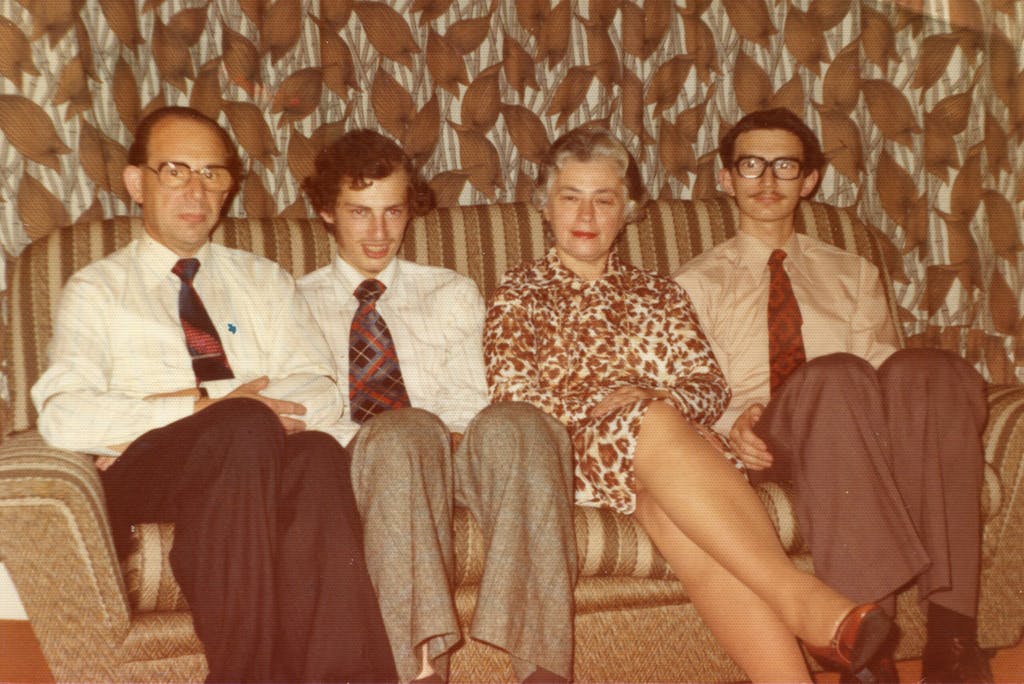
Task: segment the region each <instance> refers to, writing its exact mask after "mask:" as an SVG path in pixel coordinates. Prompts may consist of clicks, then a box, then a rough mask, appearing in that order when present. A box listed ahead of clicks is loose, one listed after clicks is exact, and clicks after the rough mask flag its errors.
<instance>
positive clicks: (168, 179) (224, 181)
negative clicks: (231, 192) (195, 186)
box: [142, 161, 234, 192]
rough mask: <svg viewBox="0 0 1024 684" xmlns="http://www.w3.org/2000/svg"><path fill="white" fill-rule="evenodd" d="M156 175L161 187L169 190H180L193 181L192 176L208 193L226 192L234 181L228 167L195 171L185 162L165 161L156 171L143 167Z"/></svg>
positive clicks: (209, 167)
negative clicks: (197, 179)
mask: <svg viewBox="0 0 1024 684" xmlns="http://www.w3.org/2000/svg"><path fill="white" fill-rule="evenodd" d="M142 168H144V169H148V170H150V171H152V172H153V173H155V174H156V178H157V180H158V181H159V182H160V185H162V186H163V187H165V188H167V189H168V190H180V189H181V188H183V187H185V186H186V185H188V184H189V182H190V181H191V180H192V174H197V175H198V176H199V183H200V185H202V186H203V190H206V191H207V192H224V191H225V190H227V189H228V188H230V187H231V183H232V182H233V181H234V179H233V178H232V177H231V171H230V170H229V169H228V167H226V166H216V165H214V166H204V167H203V168H201V169H193V168H192V167H191V166H189V165H188V164H186V163H184V162H178V161H165V162H160V164H159V165H157V167H156V168H155V169H154V168H153V167H152V166H145V165H144V166H143V167H142Z"/></svg>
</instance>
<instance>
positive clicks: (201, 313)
mask: <svg viewBox="0 0 1024 684" xmlns="http://www.w3.org/2000/svg"><path fill="white" fill-rule="evenodd" d="M198 271H199V259H178V261H177V263H175V264H174V267H173V268H172V269H171V272H172V273H174V275H176V276H178V277H179V278H181V288H180V289H179V290H178V318H180V319H181V328H182V330H183V331H184V333H185V346H186V347H187V348H188V354H189V356H191V357H192V370H193V372H195V374H196V383H197V384H199V383H203V382H206V381H208V380H230V379H231V378H233V377H235V374H234V373H233V372H232V370H231V364H230V363H229V362H228V357H227V354H225V353H224V345H223V344H221V341H220V335H218V334H217V328H216V327H215V326H214V325H213V321H211V320H210V314H209V313H207V311H206V307H205V306H204V305H203V300H202V298H200V296H199V293H198V292H196V288H195V285H194V284H193V282H192V281H193V280H194V279H195V277H196V273H197V272H198Z"/></svg>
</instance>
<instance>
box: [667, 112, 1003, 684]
mask: <svg viewBox="0 0 1024 684" xmlns="http://www.w3.org/2000/svg"><path fill="white" fill-rule="evenodd" d="M719 154H720V157H721V160H722V164H723V168H722V169H721V171H720V172H719V182H720V184H721V186H722V188H723V189H724V190H725V192H726V193H728V194H729V195H731V196H732V197H733V198H734V199H735V200H736V205H737V207H738V209H739V216H740V222H739V232H738V234H737V235H736V236H735V237H734V238H732V239H730V240H728V241H726V242H724V243H722V244H721V245H718V246H717V247H716V248H714V249H712V250H710V251H708V252H706V253H705V254H703V255H701V256H699V257H697V258H695V259H693V260H692V261H690V262H688V263H686V264H684V265H683V266H682V267H681V268H680V270H679V271H678V272H677V273H676V280H677V282H679V284H680V285H682V286H683V287H684V288H685V289H686V290H687V292H688V293H689V294H690V296H691V298H692V299H693V303H694V306H695V308H696V310H697V313H698V315H699V318H700V322H701V326H702V327H703V329H704V332H705V333H706V334H707V336H708V338H709V340H710V341H711V345H712V348H713V349H714V352H715V356H716V358H717V359H718V362H719V363H720V364H721V366H722V370H723V371H724V372H725V375H726V378H727V380H728V381H729V385H730V387H731V388H732V391H733V399H732V403H731V404H730V406H729V408H728V409H727V410H726V412H725V414H724V415H723V416H722V418H721V419H720V420H719V421H718V423H717V424H716V428H717V429H718V430H719V431H720V432H722V433H723V434H727V435H729V441H730V443H731V447H732V449H733V452H734V453H735V454H736V455H737V456H738V457H739V458H740V459H741V460H742V461H743V462H744V464H745V465H746V466H747V472H748V474H749V477H750V480H751V482H752V483H754V484H757V483H760V482H766V481H788V482H792V485H793V487H794V491H795V497H796V516H797V520H798V522H799V524H800V530H801V533H802V535H803V537H804V538H805V539H806V540H807V543H808V545H809V547H810V549H811V553H812V555H813V558H814V567H815V572H816V573H817V574H818V576H820V577H821V578H822V579H823V580H824V581H825V582H827V583H828V584H830V585H831V586H833V587H835V588H836V589H837V590H839V591H840V592H842V593H844V594H845V595H846V596H847V597H848V598H850V599H851V600H853V601H855V602H858V603H859V602H865V601H875V602H878V603H880V604H881V605H882V606H883V607H884V608H885V609H886V610H887V611H888V612H889V613H890V614H891V615H892V614H894V613H895V609H896V602H895V593H896V592H897V591H898V590H899V589H900V588H902V587H903V586H904V585H906V584H908V583H910V582H913V583H915V584H916V585H917V588H918V595H919V597H920V599H921V601H922V606H923V608H924V610H925V612H926V614H927V618H928V642H927V645H926V647H925V653H924V661H923V681H926V682H990V681H991V680H992V673H991V670H990V669H989V665H988V661H987V658H986V657H985V654H984V653H983V652H982V650H981V649H980V648H979V647H978V644H977V639H976V632H977V623H976V620H975V615H976V611H977V601H978V575H979V571H980V558H981V552H980V543H981V523H980V495H981V484H982V473H983V455H982V445H981V432H982V429H983V428H984V425H985V420H986V400H985V383H984V381H983V379H982V378H981V376H980V375H978V373H977V372H976V371H975V370H974V369H973V368H972V367H971V366H970V365H969V364H967V363H966V362H965V361H964V360H963V359H962V358H960V357H959V356H956V355H954V354H951V353H948V352H944V351H939V350H927V349H907V350H900V349H899V348H898V338H897V335H896V330H895V328H894V327H893V322H892V320H891V318H890V316H889V312H888V307H887V305H886V298H885V293H884V291H883V288H882V284H881V281H880V280H879V275H878V271H877V269H876V268H875V267H874V266H873V265H871V264H870V263H868V262H867V261H866V260H864V259H862V258H861V257H859V256H857V255H855V254H852V253H850V252H847V251H845V250H841V249H838V248H835V247H832V246H830V245H827V244H825V243H823V242H820V241H818V240H816V239H814V238H811V237H808V236H806V235H803V234H798V233H796V231H795V229H794V217H795V214H796V210H797V207H798V205H799V203H800V200H801V199H803V198H805V197H809V196H810V195H811V194H812V193H813V192H814V191H815V190H816V188H817V185H818V180H819V178H820V174H821V172H822V168H823V167H824V164H825V159H824V156H823V154H822V152H821V145H820V143H819V141H818V138H817V136H815V134H814V133H813V132H812V131H811V130H810V129H809V128H808V127H807V125H806V124H804V122H803V121H801V120H800V119H799V118H798V117H797V116H796V115H794V114H793V113H791V112H789V111H788V110H785V109H774V110H766V111H760V112H755V113H752V114H749V115H747V116H745V117H744V118H743V119H741V120H740V121H739V122H738V123H737V124H736V125H735V126H734V127H733V128H732V129H731V130H730V131H729V132H728V133H727V134H726V135H725V137H724V138H723V139H722V142H721V145H720V148H719ZM841 681H848V682H857V681H862V682H870V681H883V682H888V681H892V682H895V681H897V679H896V672H895V668H894V667H893V665H892V662H891V660H890V659H889V658H888V657H887V656H883V657H881V658H879V659H878V660H876V661H875V662H873V663H871V664H870V665H869V667H867V668H865V670H864V671H862V672H859V673H844V674H843V677H842V680H841Z"/></svg>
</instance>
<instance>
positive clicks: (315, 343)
mask: <svg viewBox="0 0 1024 684" xmlns="http://www.w3.org/2000/svg"><path fill="white" fill-rule="evenodd" d="M239 166H240V164H239V160H238V156H237V152H236V151H235V147H234V145H233V144H232V142H231V139H230V138H229V136H228V134H227V132H226V131H225V130H224V129H223V128H221V127H220V126H219V125H218V124H217V123H216V122H215V121H213V120H212V119H210V118H208V117H206V116H204V115H203V114H201V113H200V112H198V111H195V110H193V109H188V108H184V107H167V108H163V109H159V110H156V111H155V112H153V113H152V114H150V115H149V116H147V117H146V118H145V119H143V121H142V122H141V123H140V124H139V127H138V129H137V131H136V136H135V141H134V143H133V144H132V147H131V149H130V150H129V152H128V166H127V168H126V169H125V170H124V182H125V186H126V187H127V188H128V191H129V193H130V194H131V196H132V199H134V200H135V201H136V202H137V203H139V204H140V205H141V206H142V218H143V223H144V225H145V235H143V236H142V237H140V238H139V239H136V240H134V241H132V242H131V243H129V244H128V245H127V246H126V247H124V248H123V249H121V250H119V251H117V252H115V253H114V254H112V255H110V256H109V257H107V258H105V259H102V260H100V261H97V262H94V263H92V264H91V265H89V266H87V267H86V268H84V269H82V270H81V271H79V272H78V273H76V274H74V275H73V276H72V277H71V278H70V279H69V280H68V283H67V285H66V286H65V287H64V289H63V291H62V293H61V298H60V304H59V306H58V309H57V313H56V318H55V321H54V333H53V340H52V342H51V346H50V365H49V367H48V369H47V370H46V372H45V373H44V374H43V375H42V377H41V378H40V379H39V381H38V383H37V384H36V385H35V386H34V387H33V389H32V398H33V400H34V401H35V404H36V406H37V408H38V409H39V430H40V432H41V433H42V435H43V437H44V438H45V439H46V440H47V442H49V443H50V444H52V445H54V446H57V447H61V448H65V449H71V450H75V451H82V452H85V453H89V454H93V455H95V456H96V465H97V467H98V468H99V469H100V471H101V472H100V477H101V479H102V481H103V487H104V492H105V494H106V498H107V508H108V510H109V514H110V522H111V527H112V530H113V534H114V541H115V544H116V546H117V549H118V551H119V552H121V553H123V552H125V551H126V550H128V548H129V547H130V544H131V526H132V525H133V524H134V523H139V522H173V523H174V525H175V537H174V544H173V547H172V548H171V552H170V562H171V567H172V569H173V571H174V576H175V578H176V579H177V581H178V584H179V585H180V586H181V589H182V591H183V593H184V595H185V598H186V599H187V600H188V604H189V606H190V607H191V609H192V615H193V619H194V623H195V629H196V633H197V635H198V636H199V639H200V640H201V641H202V643H203V646H204V649H205V651H206V657H207V662H208V664H209V676H208V681H213V682H266V681H281V682H312V681H318V682H322V681H345V682H352V681H365V682H381V681H395V680H396V678H397V674H396V673H395V670H394V664H393V661H392V658H391V650H390V647H389V646H388V639H387V635H386V634H385V632H384V625H383V621H382V618H381V615H380V611H379V609H378V607H377V601H376V598H375V596H374V591H373V586H372V584H371V583H370V579H369V575H368V573H367V570H366V564H365V561H364V558H363V552H362V533H361V530H360V522H359V514H358V511H357V509H356V506H355V500H354V497H353V493H352V486H351V482H350V479H349V458H348V454H347V453H346V451H345V449H344V448H342V447H341V446H340V445H339V444H338V443H337V441H335V440H334V439H333V438H332V437H330V436H329V435H327V434H326V433H323V432H318V431H317V430H318V429H319V428H324V427H327V426H330V425H332V424H333V423H334V422H335V421H336V420H337V419H338V418H339V417H340V415H341V413H342V409H343V404H342V400H341V395H340V393H339V390H338V387H337V384H336V383H335V380H334V377H333V375H334V370H333V362H332V360H331V354H330V351H329V349H328V347H327V344H326V342H325V341H324V340H323V338H322V337H321V336H320V335H319V334H318V333H317V326H316V324H315V322H314V321H313V318H312V317H311V315H310V313H309V310H308V308H307V307H306V304H305V300H304V299H303V298H302V296H301V295H300V294H299V292H298V291H297V289H296V286H295V283H294V281H293V280H292V278H291V276H289V275H288V274H287V273H285V272H284V270H282V269H281V268H280V267H279V266H277V265H276V264H275V263H273V262H271V261H269V260H267V259H263V258H261V257H257V256H256V255H254V254H251V253H249V252H246V251H242V250H235V249H229V248H227V247H224V246H222V245H215V244H211V243H210V241H209V238H210V233H211V232H212V231H213V229H214V227H215V226H216V225H217V222H218V221H219V220H220V216H221V209H222V207H223V205H224V202H225V200H226V198H227V196H228V194H229V193H230V191H231V190H232V189H233V188H234V185H235V183H236V181H237V178H238V176H239V171H240V169H239Z"/></svg>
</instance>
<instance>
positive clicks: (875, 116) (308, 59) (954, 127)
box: [0, 0, 1024, 381]
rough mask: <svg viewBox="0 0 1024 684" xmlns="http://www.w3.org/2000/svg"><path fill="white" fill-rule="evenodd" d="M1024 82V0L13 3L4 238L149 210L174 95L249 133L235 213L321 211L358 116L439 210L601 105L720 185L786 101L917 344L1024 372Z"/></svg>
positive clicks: (501, 180) (1002, 370)
mask: <svg viewBox="0 0 1024 684" xmlns="http://www.w3.org/2000/svg"><path fill="white" fill-rule="evenodd" d="M1022 82H1024V2H1022V0H685V1H680V2H670V1H668V0H648V1H646V2H642V1H641V2H633V1H631V0H591V1H590V2H587V1H586V0H561V1H554V0H515V1H512V0H508V1H505V2H502V1H499V0H466V1H463V2H452V0H391V1H390V2H370V1H363V2H355V1H348V0H320V1H316V0H205V1H201V0H0V145H2V147H0V174H2V175H0V178H2V182H0V246H2V247H3V249H4V250H5V252H6V254H7V255H15V254H17V253H18V252H19V251H20V250H21V249H22V248H23V247H24V246H25V245H26V244H27V243H29V242H30V241H32V240H35V239H38V238H39V237H40V236H41V235H43V234H44V233H46V232H47V231H49V230H51V229H53V227H55V226H60V225H64V224H68V223H72V222H76V221H83V220H88V219H94V218H101V217H107V216H111V215H116V214H125V213H130V212H133V211H135V209H134V208H133V207H132V206H131V203H130V202H129V198H128V194H127V192H126V190H125V188H124V185H123V183H122V181H121V169H122V168H123V166H124V162H125V155H126V151H127V147H128V145H129V144H130V141H131V136H130V133H129V132H130V131H131V130H132V129H133V127H134V125H135V123H136V122H137V121H138V120H139V118H140V117H141V116H143V115H144V114H145V113H146V112H147V111H148V110H150V109H151V108H153V107H157V106H160V105H164V104H187V105H191V106H193V107H196V108H198V109H201V110H202V111H204V112H206V113H207V114H209V115H211V116H213V117H215V118H217V119H219V120H220V121H221V122H222V123H223V124H224V125H225V127H227V128H228V129H229V130H230V131H231V133H232V134H233V135H234V137H235V139H236V140H237V141H238V143H239V145H240V147H241V149H242V151H243V153H244V157H245V159H246V161H247V165H248V169H249V173H248V177H247V179H246V181H245V183H244V185H243V188H242V191H241V192H240V193H239V195H238V197H237V198H236V200H235V203H234V204H233V206H232V207H231V209H230V211H231V213H232V214H234V215H239V216H245V215H247V216H270V215H289V216H295V215H299V216H308V215H311V209H310V207H309V205H308V203H307V202H306V200H305V198H304V197H303V196H302V193H301V192H300V191H299V188H298V184H299V180H300V179H301V178H303V177H304V176H305V175H307V174H308V173H309V172H310V170H311V168H312V160H313V158H314V156H315V153H316V150H317V149H318V148H319V147H320V146H321V145H322V144H323V143H324V142H325V141H329V140H331V139H333V138H334V137H335V136H337V135H338V134H339V133H341V132H342V131H344V130H347V129H350V128H354V127H371V128H376V129H379V130H382V131H383V132H385V133H387V134H389V135H391V136H393V137H394V138H396V139H398V140H399V141H400V142H402V144H403V145H404V146H405V147H406V149H407V150H409V151H410V152H411V153H412V154H413V155H414V156H415V157H416V159H417V160H418V161H419V163H420V164H421V165H422V169H423V172H424V174H425V175H426V177H427V178H429V179H430V180H431V182H432V184H433V186H434V188H435V190H436V192H437V195H438V198H439V200H440V202H441V203H442V204H457V203H462V204H466V203H479V202H497V201H511V200H514V199H517V198H522V197H525V196H526V193H527V192H528V191H529V189H530V187H531V180H530V179H531V177H532V175H533V173H534V171H535V169H536V162H537V160H538V158H539V155H540V154H541V151H542V150H543V149H544V148H545V146H546V145H547V144H548V142H549V141H551V140H553V139H554V138H555V137H557V136H558V135H559V134H561V133H562V132H564V131H566V130H568V129H569V128H571V127H574V126H577V125H579V124H581V123H584V122H589V121H598V122H601V123H603V124H605V125H607V126H608V127H610V128H611V129H612V130H613V131H614V132H615V133H616V134H618V135H619V136H620V137H621V138H622V139H623V140H624V141H625V142H626V143H627V145H628V146H629V147H630V148H631V149H632V151H633V152H634V153H635V154H636V155H637V157H638V159H639V160H640V162H641V168H642V170H643V173H644V177H645V178H646V179H647V181H648V184H649V187H650V189H651V194H652V195H653V196H656V197H682V198H687V197H702V196H706V195H708V194H710V193H714V192H716V185H715V169H716V159H715V152H716V148H717V145H718V138H719V135H720V134H721V132H722V131H724V130H725V128H726V127H727V126H728V125H729V124H730V123H732V122H734V121H735V120H736V119H738V118H739V117H740V116H742V115H743V114H744V113H746V112H749V111H751V110H754V109H757V108H760V107H764V106H769V105H772V106H775V105H778V106H784V107H788V108H790V109H792V110H793V111H795V112H797V113H798V114H800V115H802V116H803V117H805V119H806V120H807V121H808V122H809V123H810V124H811V125H812V126H813V127H815V128H817V130H819V131H820V132H821V136H822V139H823V142H824V145H825V149H826V151H827V154H828V156H829V158H830V166H829V168H828V170H827V172H826V173H825V176H824V182H823V183H822V187H821V190H820V192H819V195H818V198H819V199H822V200H824V201H828V202H832V203H835V204H839V205H856V206H857V210H858V212H859V213H860V216H861V217H862V218H863V219H864V220H865V221H866V222H867V223H869V224H871V225H873V226H876V227H877V228H878V229H879V231H880V232H881V234H883V235H884V236H886V237H887V238H888V244H889V254H888V258H889V260H890V262H891V265H892V266H893V268H894V271H895V272H896V273H897V275H898V283H897V288H898V295H899V297H900V300H901V303H902V316H903V321H902V322H903V324H904V326H905V329H906V331H907V334H908V336H909V337H910V340H911V342H912V343H913V344H929V345H935V346H943V347H947V348H951V349H956V350H958V351H960V352H961V353H963V354H965V355H966V356H967V357H968V358H969V359H970V360H971V361H972V362H974V363H975V364H977V366H978V367H979V368H980V369H981V370H982V371H983V372H984V373H985V374H986V376H987V377H989V378H990V379H992V380H994V381H1011V380H1024V320H1022V301H1021V290H1022V285H1024V261H1022V258H1021V236H1022V218H1024V215H1022V203H1024V88H1022V87H1021V85H1020V84H1021V83H1022ZM0 267H2V263H0Z"/></svg>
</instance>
